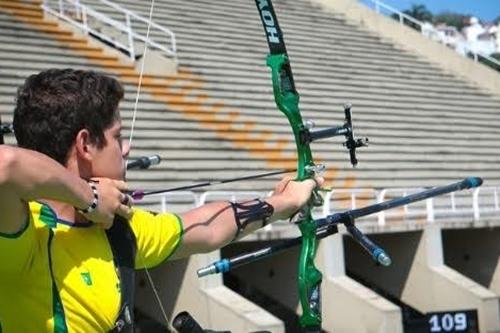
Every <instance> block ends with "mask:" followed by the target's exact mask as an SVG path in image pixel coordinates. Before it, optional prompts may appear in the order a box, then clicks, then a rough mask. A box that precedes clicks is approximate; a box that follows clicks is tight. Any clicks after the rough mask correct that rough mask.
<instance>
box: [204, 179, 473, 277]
mask: <svg viewBox="0 0 500 333" xmlns="http://www.w3.org/2000/svg"><path fill="white" fill-rule="evenodd" d="M482 183H483V180H482V179H481V178H478V177H469V178H466V179H464V180H462V181H460V182H456V183H453V184H450V185H445V186H440V187H434V188H431V189H429V190H425V191H422V192H418V193H414V194H410V195H408V196H405V197H401V198H396V199H392V200H388V201H384V202H381V203H378V204H374V205H370V206H367V207H363V208H359V209H353V210H350V211H346V212H342V213H335V214H332V215H328V216H327V217H325V218H321V219H317V220H315V222H316V223H317V225H318V231H317V232H316V237H317V238H318V239H322V238H325V237H327V236H329V235H332V234H334V233H336V232H337V224H339V223H344V224H345V225H346V227H347V230H348V231H349V233H350V234H351V235H352V236H353V237H354V239H356V240H357V241H358V242H359V243H360V244H361V245H362V246H363V247H364V248H365V249H366V250H367V251H368V252H370V254H371V255H372V256H373V257H374V258H375V259H376V260H377V261H379V262H380V263H381V264H383V265H387V264H389V263H390V262H384V261H386V260H390V259H389V258H388V257H387V258H384V255H385V252H383V250H381V249H380V248H379V247H378V246H376V245H375V244H374V243H373V242H371V241H370V240H369V239H368V237H366V236H365V235H363V234H362V233H361V231H359V229H357V228H356V227H355V226H354V220H355V218H358V217H362V216H366V215H370V214H374V213H377V212H380V211H382V210H387V209H391V208H395V207H399V206H404V205H407V204H410V203H413V202H417V201H421V200H425V199H428V198H431V197H435V196H438V195H443V194H446V193H451V192H455V191H460V190H465V189H470V188H474V187H479V186H481V184H482ZM301 241H302V237H297V238H293V239H289V240H286V241H283V242H280V243H278V244H276V245H272V246H268V247H265V248H263V249H260V250H257V251H254V252H250V253H245V254H242V255H239V256H235V257H233V258H226V259H221V260H219V261H216V262H214V263H213V264H211V265H209V266H207V267H203V268H200V269H199V270H198V272H197V273H198V277H203V276H206V275H210V274H217V273H226V272H229V271H230V270H231V269H233V268H236V267H239V266H242V265H245V264H248V263H251V262H254V261H257V260H260V259H263V258H266V257H270V256H272V255H275V254H277V253H280V252H282V251H283V250H286V249H288V248H291V247H294V246H296V245H298V244H301Z"/></svg>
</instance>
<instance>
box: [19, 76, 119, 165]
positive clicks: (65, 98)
mask: <svg viewBox="0 0 500 333" xmlns="http://www.w3.org/2000/svg"><path fill="white" fill-rule="evenodd" d="M123 94H124V91H123V87H122V86H121V84H120V83H119V82H118V81H117V80H115V79H114V78H111V77H109V76H106V75H104V74H101V73H97V72H93V71H83V70H73V69H49V70H46V71H43V72H41V73H39V74H36V75H31V76H30V77H28V79H27V80H26V81H25V83H24V85H23V86H21V87H20V88H19V89H18V91H17V100H16V108H15V110H14V123H13V125H14V133H15V136H16V139H17V144H18V146H19V147H23V148H27V149H32V150H36V151H38V152H41V153H44V154H46V155H48V156H50V157H51V158H53V159H54V160H56V161H58V162H59V163H61V164H63V165H64V164H65V163H66V160H67V157H68V152H69V149H70V148H71V146H72V145H73V142H74V140H75V138H76V135H77V134H78V132H79V131H80V130H82V129H87V130H88V131H89V133H90V139H91V140H93V143H96V144H97V145H98V146H99V147H102V146H104V144H105V139H104V131H105V130H106V129H108V128H109V127H111V126H112V124H113V121H114V120H115V119H116V118H117V117H118V103H119V102H120V100H121V99H122V98H123Z"/></svg>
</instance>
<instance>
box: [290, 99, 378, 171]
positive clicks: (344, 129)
mask: <svg viewBox="0 0 500 333" xmlns="http://www.w3.org/2000/svg"><path fill="white" fill-rule="evenodd" d="M351 108H352V106H351V104H346V105H344V113H345V123H344V125H342V126H340V127H331V128H326V129H322V130H317V131H311V129H312V128H313V127H314V122H312V121H310V120H306V121H304V124H303V127H302V129H301V131H300V134H299V135H300V136H299V140H300V143H301V144H303V145H307V144H310V143H311V142H314V141H317V140H321V139H327V138H331V137H334V136H339V135H343V136H345V138H346V141H345V142H344V146H345V147H346V148H347V149H348V150H349V155H350V158H351V164H352V166H356V165H357V164H358V159H357V158H356V148H359V147H364V146H368V138H360V139H355V138H354V130H353V127H352V115H351Z"/></svg>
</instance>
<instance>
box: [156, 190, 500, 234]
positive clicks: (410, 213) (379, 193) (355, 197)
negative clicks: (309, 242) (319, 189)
mask: <svg viewBox="0 0 500 333" xmlns="http://www.w3.org/2000/svg"><path fill="white" fill-rule="evenodd" d="M421 190H423V188H384V189H373V188H352V189H336V190H332V191H329V192H327V193H326V194H325V196H324V204H323V206H322V207H321V211H318V212H316V214H315V218H320V217H324V216H327V215H330V214H332V213H336V212H337V211H336V210H335V209H334V208H333V207H332V205H331V201H332V198H333V196H334V195H336V194H347V195H349V200H350V206H351V207H350V208H351V209H355V208H359V207H361V206H364V205H366V202H364V203H363V204H359V202H358V201H360V200H362V201H366V198H367V194H368V195H369V196H370V197H373V201H374V202H377V203H380V202H383V201H385V200H388V195H389V194H395V193H398V194H401V196H404V195H408V194H411V193H415V192H418V191H421ZM460 193H461V197H462V201H463V202H466V204H462V205H461V206H459V207H457V195H458V194H455V193H450V194H448V195H447V196H442V197H436V198H429V199H426V202H425V208H423V209H422V208H417V207H413V208H411V209H409V208H408V205H406V206H403V209H402V214H401V211H399V213H397V214H394V213H393V214H391V213H390V211H381V212H378V213H377V215H376V218H377V224H378V225H379V226H385V225H386V224H387V218H388V216H389V217H398V218H399V217H400V218H412V217H413V218H415V217H422V218H423V219H424V218H425V221H426V223H435V222H436V219H438V220H443V219H446V218H449V217H456V216H470V217H471V218H473V220H474V221H479V220H480V219H481V218H482V214H486V213H494V214H498V216H499V217H500V187H479V188H475V189H474V190H472V191H464V192H460ZM271 194H272V192H257V191H206V192H203V193H202V194H199V195H198V194H195V193H194V192H191V191H183V192H181V193H179V195H175V194H174V193H168V194H163V195H159V196H160V197H161V203H162V208H163V211H167V210H168V209H167V205H168V201H169V200H168V199H169V198H173V197H181V198H192V200H193V208H194V207H199V206H201V205H203V204H205V203H207V202H209V201H212V200H233V201H234V200H241V199H253V198H257V197H261V198H262V197H268V196H270V195H271ZM482 194H486V195H488V196H487V197H482V196H481V195H482ZM167 196H168V197H167ZM360 196H362V198H361V199H360V198H359V197H360ZM446 197H449V199H447V200H449V204H446V206H447V207H449V208H446V209H442V208H439V207H441V206H443V205H440V206H439V205H437V204H436V201H438V200H444V198H446ZM439 198H441V199H439ZM487 199H488V200H487ZM437 214H439V217H436V215H437ZM272 228H273V224H269V225H268V226H266V230H265V231H271V230H272Z"/></svg>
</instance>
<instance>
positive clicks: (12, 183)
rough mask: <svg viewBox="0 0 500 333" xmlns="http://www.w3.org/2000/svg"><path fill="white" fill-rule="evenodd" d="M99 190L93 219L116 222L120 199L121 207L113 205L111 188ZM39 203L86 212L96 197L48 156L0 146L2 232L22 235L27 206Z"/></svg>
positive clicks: (117, 191)
mask: <svg viewBox="0 0 500 333" xmlns="http://www.w3.org/2000/svg"><path fill="white" fill-rule="evenodd" d="M121 183H123V182H121ZM113 185H114V184H113ZM99 186H100V187H99V190H100V192H101V193H100V200H99V205H98V209H97V211H96V212H94V213H93V214H91V215H92V216H89V217H90V219H105V217H107V218H109V219H110V220H111V221H112V219H113V216H114V214H115V210H118V208H119V207H112V206H113V205H115V206H116V205H120V202H119V200H120V198H119V197H117V198H116V200H115V201H118V203H117V204H116V203H115V201H113V203H111V200H112V199H113V200H114V198H109V196H110V195H111V194H110V189H109V187H110V186H106V184H104V185H103V184H99ZM111 187H112V186H111ZM115 192H116V193H115ZM115 192H113V195H116V196H118V195H121V193H120V191H119V190H118V189H117V190H116V191H115ZM36 199H52V200H57V201H61V202H65V203H68V204H70V205H72V206H73V207H77V208H81V209H83V208H86V207H88V205H89V203H91V202H92V199H93V193H92V190H91V189H90V187H89V185H88V184H87V182H86V181H85V180H83V179H82V178H80V177H79V176H78V175H75V174H73V173H71V172H70V171H69V170H67V169H66V168H65V167H63V166H62V165H60V164H59V163H57V162H56V161H54V160H52V159H51V158H49V157H47V156H45V155H44V154H41V153H38V152H35V151H32V150H27V149H22V148H17V147H10V146H4V145H2V146H0V211H1V212H2V218H1V219H0V232H2V233H6V234H12V233H16V232H18V231H20V230H21V229H22V228H23V226H24V225H25V223H26V217H27V202H28V201H30V200H36ZM115 208H116V209H115ZM103 210H107V211H103Z"/></svg>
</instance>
